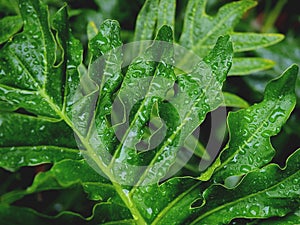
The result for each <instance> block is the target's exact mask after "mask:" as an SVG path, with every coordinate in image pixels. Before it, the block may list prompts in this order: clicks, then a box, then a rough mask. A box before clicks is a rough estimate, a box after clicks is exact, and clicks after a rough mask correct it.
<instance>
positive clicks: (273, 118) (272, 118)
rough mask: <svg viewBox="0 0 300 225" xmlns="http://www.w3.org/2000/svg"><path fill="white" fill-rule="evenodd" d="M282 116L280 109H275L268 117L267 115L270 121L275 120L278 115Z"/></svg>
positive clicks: (282, 112)
mask: <svg viewBox="0 0 300 225" xmlns="http://www.w3.org/2000/svg"><path fill="white" fill-rule="evenodd" d="M283 116H284V111H282V110H278V111H275V112H274V113H273V114H272V115H271V116H270V117H269V121H270V122H271V123H274V122H275V121H277V120H278V119H279V118H280V117H283Z"/></svg>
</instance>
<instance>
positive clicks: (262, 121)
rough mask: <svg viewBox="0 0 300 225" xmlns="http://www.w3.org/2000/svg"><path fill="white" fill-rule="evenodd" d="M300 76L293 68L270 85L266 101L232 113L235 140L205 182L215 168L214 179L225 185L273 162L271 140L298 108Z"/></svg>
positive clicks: (273, 151) (231, 140)
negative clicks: (296, 84) (233, 178)
mask: <svg viewBox="0 0 300 225" xmlns="http://www.w3.org/2000/svg"><path fill="white" fill-rule="evenodd" d="M297 73H298V67H297V66H296V65H293V66H291V67H290V68H288V69H287V70H286V71H285V72H284V73H283V75H282V76H281V77H280V78H278V79H276V80H274V81H272V82H271V83H269V84H268V86H267V87H266V91H265V98H264V101H263V102H261V103H259V104H255V105H253V106H251V107H249V108H247V109H243V110H239V111H237V112H231V113H230V114H229V116H228V126H229V132H230V137H231V139H230V141H229V143H228V146H227V147H226V148H225V149H224V151H223V152H222V153H221V154H220V156H219V158H218V159H217V160H216V162H215V164H214V165H213V166H212V167H211V169H209V170H208V172H207V173H205V174H203V175H202V177H201V179H204V180H207V179H208V178H209V175H208V174H209V173H211V172H212V170H213V168H215V166H217V167H218V168H217V169H216V171H215V173H216V174H215V175H214V179H216V180H217V181H218V182H222V181H223V182H224V180H225V179H226V178H228V177H230V176H239V175H243V174H245V173H247V172H249V171H251V170H254V169H256V168H260V167H262V166H264V165H266V164H267V163H269V162H270V161H271V160H272V158H273V156H274V154H275V150H274V148H273V147H272V145H271V143H270V137H271V136H274V135H276V134H277V133H279V131H280V129H281V127H282V126H283V124H285V122H286V120H287V118H288V117H289V115H290V113H291V112H292V110H293V109H294V107H295V104H296V96H295V81H296V77H297ZM218 164H220V165H218ZM207 175H208V177H206V176H207Z"/></svg>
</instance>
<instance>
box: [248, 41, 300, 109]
mask: <svg viewBox="0 0 300 225" xmlns="http://www.w3.org/2000/svg"><path fill="white" fill-rule="evenodd" d="M299 46H300V42H299V40H298V39H297V38H296V37H293V36H291V35H288V36H287V37H286V39H285V40H284V41H282V42H280V43H279V44H277V45H275V46H272V47H269V48H262V49H258V50H256V53H257V54H258V56H260V57H264V58H268V59H271V60H273V61H274V62H276V64H275V66H274V67H273V68H272V69H270V70H268V71H265V72H264V74H263V75H264V78H260V74H259V75H258V76H249V77H247V78H246V77H245V78H244V79H245V81H246V82H247V83H248V84H250V85H251V88H253V89H254V90H255V91H258V92H261V91H262V90H261V89H262V88H263V87H265V85H266V83H267V82H268V80H270V79H273V78H274V74H278V73H280V72H281V71H282V70H284V69H285V68H286V67H288V66H289V65H291V64H293V63H294V62H298V61H299V57H300V47H299ZM258 83H259V85H258ZM296 94H297V98H298V101H297V105H298V106H299V103H300V101H299V99H300V74H299V73H298V79H297V83H296Z"/></svg>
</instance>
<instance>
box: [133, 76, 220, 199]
mask: <svg viewBox="0 0 300 225" xmlns="http://www.w3.org/2000/svg"><path fill="white" fill-rule="evenodd" d="M213 75H214V74H212V75H211V78H210V81H209V82H208V84H207V86H206V87H205V89H204V90H205V91H202V93H201V95H199V98H198V99H197V101H195V102H194V104H193V105H192V107H191V108H194V107H195V106H196V105H197V104H198V103H199V102H200V101H201V100H202V99H203V97H205V94H206V90H207V89H208V88H209V87H210V86H211V85H210V84H211V82H212V81H213V80H214V77H213ZM220 91H221V90H220ZM192 111H193V110H189V111H188V113H187V114H186V117H185V118H184V119H183V122H182V123H181V124H180V126H178V127H177V129H176V130H175V132H174V133H173V134H172V135H171V136H170V137H169V138H168V139H167V141H166V142H165V144H164V145H163V146H162V147H161V148H160V149H159V151H158V152H157V153H156V155H155V156H154V158H153V159H152V160H151V162H150V164H149V165H148V167H147V168H146V170H145V171H144V172H143V174H142V176H141V178H140V179H139V180H138V181H137V183H136V184H135V186H134V188H133V189H132V190H131V192H130V195H132V194H133V193H134V192H135V191H136V189H137V187H138V186H139V185H140V184H141V182H143V179H144V178H145V176H146V175H147V172H148V171H149V170H150V168H151V166H152V165H153V164H154V163H155V161H156V160H157V158H158V157H159V155H160V153H161V152H162V151H163V150H164V149H165V147H166V146H168V145H169V144H171V142H170V141H169V140H171V141H173V140H174V139H175V137H176V136H177V135H178V132H179V131H181V129H182V127H183V126H184V125H185V124H186V122H187V121H188V120H187V119H188V118H189V116H190V115H191V114H192ZM202 120H203V118H202Z"/></svg>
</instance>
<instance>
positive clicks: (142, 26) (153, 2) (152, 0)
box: [133, 0, 159, 52]
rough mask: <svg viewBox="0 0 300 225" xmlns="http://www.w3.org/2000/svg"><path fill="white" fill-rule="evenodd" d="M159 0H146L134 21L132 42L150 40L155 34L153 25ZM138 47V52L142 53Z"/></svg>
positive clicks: (141, 48) (141, 47)
mask: <svg viewBox="0 0 300 225" xmlns="http://www.w3.org/2000/svg"><path fill="white" fill-rule="evenodd" d="M158 4H159V0H146V1H145V3H144V5H143V7H142V9H141V10H140V12H139V14H138V17H137V19H136V24H135V31H134V38H133V40H134V41H142V40H152V38H153V36H154V34H155V24H156V19H157V17H158ZM143 48H144V47H143V45H140V46H139V48H138V52H142V51H143V50H144V49H143Z"/></svg>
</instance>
